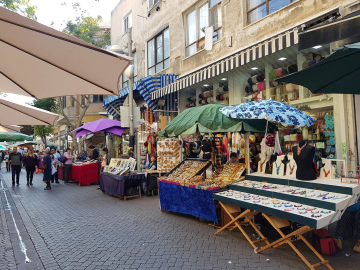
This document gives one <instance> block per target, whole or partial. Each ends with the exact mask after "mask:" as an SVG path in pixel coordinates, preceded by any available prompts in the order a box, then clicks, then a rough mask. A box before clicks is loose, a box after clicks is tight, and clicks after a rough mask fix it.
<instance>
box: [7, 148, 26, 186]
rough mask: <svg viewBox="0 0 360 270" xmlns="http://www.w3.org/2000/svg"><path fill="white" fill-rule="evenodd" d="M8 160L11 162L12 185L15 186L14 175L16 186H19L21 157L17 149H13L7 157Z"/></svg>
mask: <svg viewBox="0 0 360 270" xmlns="http://www.w3.org/2000/svg"><path fill="white" fill-rule="evenodd" d="M9 160H10V162H11V173H12V185H13V186H15V174H16V184H17V185H20V171H21V163H22V160H23V157H22V155H21V154H20V153H19V152H18V149H17V147H14V148H13V151H12V152H11V154H10V155H9Z"/></svg>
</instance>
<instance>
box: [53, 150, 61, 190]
mask: <svg viewBox="0 0 360 270" xmlns="http://www.w3.org/2000/svg"><path fill="white" fill-rule="evenodd" d="M51 154H53V156H54V160H55V161H56V166H55V168H56V172H55V173H54V174H53V181H52V182H53V183H54V180H55V183H59V173H58V167H59V164H60V161H59V157H60V154H59V153H58V152H57V151H56V149H55V148H53V149H51Z"/></svg>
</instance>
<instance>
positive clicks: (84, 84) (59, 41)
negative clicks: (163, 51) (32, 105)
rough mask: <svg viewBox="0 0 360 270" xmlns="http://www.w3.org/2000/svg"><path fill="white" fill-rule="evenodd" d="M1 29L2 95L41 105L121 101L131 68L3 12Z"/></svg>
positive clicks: (119, 58) (93, 48) (121, 57)
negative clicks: (52, 100) (91, 98)
mask: <svg viewBox="0 0 360 270" xmlns="http://www.w3.org/2000/svg"><path fill="white" fill-rule="evenodd" d="M0 29H1V31H0V91H2V92H8V93H14V94H20V95H25V96H32V97H34V98H37V99H42V98H49V97H57V96H70V95H118V94H119V87H118V85H119V79H120V76H121V74H122V73H123V72H124V71H125V69H126V68H127V67H128V66H129V65H130V63H131V62H132V58H131V57H127V56H124V55H119V54H116V53H113V52H110V51H106V50H103V49H100V48H98V47H96V46H94V45H91V44H88V43H86V42H84V41H82V40H79V39H76V38H74V37H71V36H69V35H66V34H64V33H61V32H59V31H57V30H55V29H52V28H50V27H47V26H44V25H42V24H40V23H38V22H36V21H32V20H30V19H28V18H25V17H23V16H21V15H19V14H17V13H14V12H12V11H9V10H7V9H5V8H1V7H0Z"/></svg>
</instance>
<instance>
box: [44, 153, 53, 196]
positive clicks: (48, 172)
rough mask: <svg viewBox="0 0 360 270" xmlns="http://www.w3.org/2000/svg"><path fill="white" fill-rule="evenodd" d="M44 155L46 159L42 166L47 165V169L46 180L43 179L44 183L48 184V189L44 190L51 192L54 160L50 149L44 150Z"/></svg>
mask: <svg viewBox="0 0 360 270" xmlns="http://www.w3.org/2000/svg"><path fill="white" fill-rule="evenodd" d="M43 155H44V157H43V160H42V164H46V168H45V169H44V178H43V181H44V183H46V187H45V188H44V190H50V189H51V185H50V182H51V179H52V175H51V166H52V160H51V157H50V149H49V148H46V149H45V150H44V153H43Z"/></svg>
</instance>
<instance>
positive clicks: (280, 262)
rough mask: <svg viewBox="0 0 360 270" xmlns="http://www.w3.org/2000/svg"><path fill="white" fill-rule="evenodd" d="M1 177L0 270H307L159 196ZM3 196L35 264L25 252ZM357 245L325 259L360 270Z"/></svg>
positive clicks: (281, 252) (284, 253)
mask: <svg viewBox="0 0 360 270" xmlns="http://www.w3.org/2000/svg"><path fill="white" fill-rule="evenodd" d="M2 173H3V174H2V184H3V185H4V188H5V190H1V196H0V198H1V204H0V211H1V212H0V214H1V217H0V222H1V225H0V270H2V269H10V270H12V269H47V270H52V269H53V270H57V269H62V270H70V269H77V270H85V269H161V270H162V269H166V270H167V269H269V270H270V269H277V270H278V269H292V270H297V269H308V268H307V267H306V265H305V264H304V263H303V262H302V260H301V259H300V258H299V257H297V256H296V254H295V253H294V252H293V251H292V250H290V249H289V248H288V247H286V245H283V246H282V247H281V248H278V249H270V250H266V251H264V252H263V253H262V254H255V253H254V251H253V248H252V247H251V246H250V245H249V243H248V242H247V241H246V239H245V238H244V237H243V236H242V235H241V234H240V233H239V232H235V231H233V232H229V231H224V232H221V233H220V234H219V236H214V232H215V230H214V228H213V227H211V226H209V225H208V224H207V223H206V222H201V221H199V220H196V219H194V218H192V217H189V216H184V215H179V214H174V213H163V212H161V211H160V209H159V199H158V197H143V198H141V199H132V200H127V201H120V200H119V199H118V198H115V197H112V196H109V195H106V194H103V193H102V192H101V191H99V190H97V186H96V185H90V186H83V187H79V186H78V185H77V183H72V184H71V185H64V184H63V182H62V181H60V184H55V185H53V187H52V190H50V191H45V190H43V188H44V186H45V185H44V183H43V182H42V181H41V178H42V176H41V175H36V176H35V179H34V186H30V187H28V186H26V185H25V183H26V181H25V171H24V170H22V172H21V178H20V186H15V187H11V174H10V173H7V172H5V170H4V168H3V169H2ZM0 187H1V185H0ZM4 192H5V193H6V194H7V198H8V200H9V202H10V204H11V205H12V210H13V213H14V216H15V220H16V223H17V227H18V228H19V231H20V234H21V236H22V239H23V241H24V243H25V245H26V248H27V255H28V257H29V259H30V260H31V262H30V263H27V264H26V263H25V256H24V254H23V253H22V252H21V250H20V248H19V239H18V236H17V234H16V232H15V231H14V222H13V221H12V219H11V216H10V215H9V214H8V212H9V210H8V208H7V205H6V200H5V197H4ZM353 244H354V240H350V241H347V242H345V243H344V246H345V248H344V249H343V250H342V251H340V252H339V254H338V255H337V256H336V257H326V259H328V260H329V261H330V263H331V265H332V266H333V267H334V269H344V268H345V265H346V269H347V270H351V269H359V259H360V254H355V253H354V252H353V251H352V245H353ZM298 247H299V249H300V250H301V251H303V252H304V255H305V256H306V257H307V258H308V259H309V260H310V262H311V263H315V262H317V259H316V258H315V257H314V255H312V254H311V253H309V252H308V249H307V248H306V247H305V246H304V245H301V244H298ZM346 253H348V254H350V256H348V257H347V256H346V255H345V254H346ZM267 259H270V262H267V261H266V260H267ZM317 269H326V268H325V267H320V268H317Z"/></svg>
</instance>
